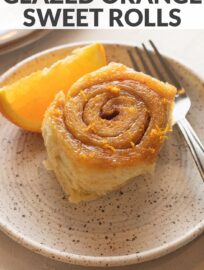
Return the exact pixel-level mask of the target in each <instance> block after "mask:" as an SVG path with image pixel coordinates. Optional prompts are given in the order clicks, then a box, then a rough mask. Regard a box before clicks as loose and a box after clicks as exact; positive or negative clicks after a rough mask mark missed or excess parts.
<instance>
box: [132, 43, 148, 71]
mask: <svg viewBox="0 0 204 270" xmlns="http://www.w3.org/2000/svg"><path fill="white" fill-rule="evenodd" d="M135 51H136V53H137V55H138V56H139V58H140V61H141V62H142V65H143V67H144V71H145V72H146V73H147V74H149V75H151V76H152V72H151V70H150V68H149V67H148V65H147V62H146V61H145V59H144V57H143V55H142V53H141V51H140V50H139V48H138V47H137V46H135Z"/></svg>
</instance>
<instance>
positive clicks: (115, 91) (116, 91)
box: [106, 85, 120, 95]
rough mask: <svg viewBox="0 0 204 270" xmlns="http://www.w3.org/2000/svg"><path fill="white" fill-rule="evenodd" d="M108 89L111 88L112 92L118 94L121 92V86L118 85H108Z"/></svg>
mask: <svg viewBox="0 0 204 270" xmlns="http://www.w3.org/2000/svg"><path fill="white" fill-rule="evenodd" d="M106 89H107V90H109V91H110V92H111V93H113V94H116V95H118V94H119V93H120V87H118V86H116V85H108V86H107V87H106Z"/></svg>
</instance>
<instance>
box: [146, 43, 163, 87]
mask: <svg viewBox="0 0 204 270" xmlns="http://www.w3.org/2000/svg"><path fill="white" fill-rule="evenodd" d="M142 47H143V49H144V51H145V53H146V55H147V58H148V59H149V61H150V63H151V64H152V66H153V68H154V69H155V71H156V73H157V75H158V79H160V80H161V81H163V82H164V81H165V78H164V75H163V74H162V73H161V71H160V69H159V68H158V67H157V65H156V63H155V60H154V58H153V57H152V55H151V53H150V52H149V51H148V50H147V48H146V46H145V45H144V43H142Z"/></svg>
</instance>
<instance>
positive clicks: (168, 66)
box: [149, 40, 182, 89]
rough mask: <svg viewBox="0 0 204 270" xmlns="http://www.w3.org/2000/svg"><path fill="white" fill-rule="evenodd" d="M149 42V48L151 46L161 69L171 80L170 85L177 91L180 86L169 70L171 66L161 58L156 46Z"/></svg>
mask: <svg viewBox="0 0 204 270" xmlns="http://www.w3.org/2000/svg"><path fill="white" fill-rule="evenodd" d="M149 42H150V44H151V46H152V48H153V50H154V52H155V54H156V55H157V57H158V58H159V60H160V62H161V64H162V65H163V67H164V69H165V71H166V73H167V74H168V76H169V78H170V80H171V83H172V84H173V85H174V86H176V88H177V89H181V88H182V86H181V84H180V82H179V81H178V79H177V78H176V76H175V75H174V73H173V71H172V70H171V68H170V66H171V65H170V63H168V62H167V60H166V59H164V57H163V56H162V55H161V54H160V52H159V51H158V50H157V48H156V46H155V45H154V43H153V42H152V41H151V40H149Z"/></svg>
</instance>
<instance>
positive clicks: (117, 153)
mask: <svg viewBox="0 0 204 270" xmlns="http://www.w3.org/2000/svg"><path fill="white" fill-rule="evenodd" d="M175 92H176V90H175V88H174V87H173V86H171V85H169V84H165V83H162V82H160V81H158V80H156V79H153V78H151V77H149V76H147V75H145V74H143V73H138V72H135V71H134V70H132V69H130V68H127V67H126V66H124V65H122V64H117V63H111V64H109V65H108V66H105V67H103V68H101V69H99V70H97V71H95V72H92V73H90V74H87V75H85V76H83V77H82V78H81V79H80V80H78V81H77V82H76V83H75V84H74V85H73V86H72V87H71V88H70V89H69V91H68V94H67V96H66V97H65V96H64V94H63V93H60V94H58V96H57V97H56V99H55V101H54V102H53V104H52V106H51V107H50V109H49V110H48V112H47V113H46V116H45V120H44V126H46V123H49V122H50V120H51V123H52V127H53V128H54V130H55V133H56V134H57V136H58V137H57V140H58V142H57V143H55V144H56V145H57V144H58V143H59V144H60V143H63V145H64V149H66V154H67V156H69V159H72V162H74V163H76V162H77V164H78V165H79V166H82V167H83V166H84V165H85V166H87V168H88V167H91V166H92V169H93V168H94V169H95V168H101V169H102V168H103V169H104V170H106V169H107V168H117V169H118V168H120V167H126V168H127V167H131V166H132V167H134V168H135V166H141V167H144V166H145V165H147V166H148V165H150V166H151V165H152V164H153V163H154V162H155V159H156V156H157V154H158V151H159V150H160V148H161V145H162V143H163V141H164V138H165V135H166V133H167V131H169V129H170V128H171V111H172V105H173V100H174V96H175ZM49 119H50V120H49ZM45 130H46V129H45V128H44V129H43V134H44V138H45V142H46V145H47V144H48V136H47V134H48V131H47V132H46V131H45ZM59 138H61V141H62V142H61V141H60V140H59ZM57 147H58V146H57ZM66 154H65V155H66ZM131 176H132V174H131Z"/></svg>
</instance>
